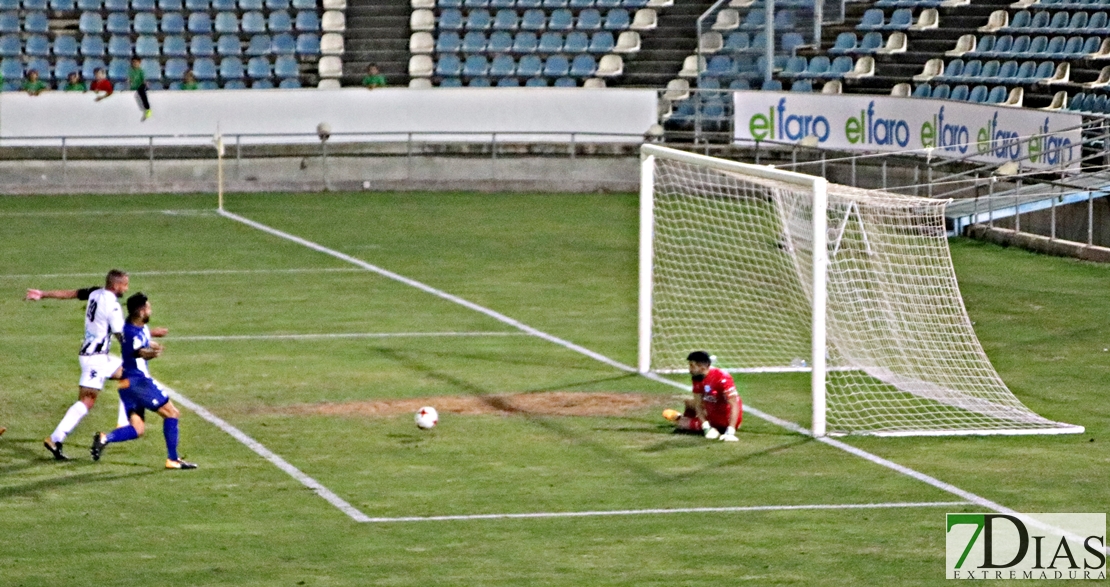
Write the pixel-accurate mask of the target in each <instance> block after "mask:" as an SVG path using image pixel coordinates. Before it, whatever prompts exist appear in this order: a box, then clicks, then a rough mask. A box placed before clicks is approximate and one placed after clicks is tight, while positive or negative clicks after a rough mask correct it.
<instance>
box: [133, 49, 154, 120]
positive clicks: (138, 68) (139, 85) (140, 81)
mask: <svg viewBox="0 0 1110 587" xmlns="http://www.w3.org/2000/svg"><path fill="white" fill-rule="evenodd" d="M142 64H143V61H142V60H141V59H139V58H138V57H132V58H131V69H128V70H127V81H128V83H130V84H131V91H133V92H135V95H136V96H138V98H139V104H140V105H141V106H142V109H143V117H142V119H141V120H146V119H148V118H150V100H149V99H148V98H147V97H146V72H144V71H143V68H142Z"/></svg>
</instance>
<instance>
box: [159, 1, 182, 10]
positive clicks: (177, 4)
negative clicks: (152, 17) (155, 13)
mask: <svg viewBox="0 0 1110 587" xmlns="http://www.w3.org/2000/svg"><path fill="white" fill-rule="evenodd" d="M158 10H161V11H162V12H181V11H182V10H185V3H184V2H182V1H181V0H158Z"/></svg>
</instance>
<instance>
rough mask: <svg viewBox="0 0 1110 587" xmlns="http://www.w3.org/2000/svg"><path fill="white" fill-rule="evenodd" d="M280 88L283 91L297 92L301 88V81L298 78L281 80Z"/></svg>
mask: <svg viewBox="0 0 1110 587" xmlns="http://www.w3.org/2000/svg"><path fill="white" fill-rule="evenodd" d="M278 87H279V88H281V89H283V90H295V89H298V88H300V87H301V80H300V79H298V78H286V79H283V80H281V83H280V84H278Z"/></svg>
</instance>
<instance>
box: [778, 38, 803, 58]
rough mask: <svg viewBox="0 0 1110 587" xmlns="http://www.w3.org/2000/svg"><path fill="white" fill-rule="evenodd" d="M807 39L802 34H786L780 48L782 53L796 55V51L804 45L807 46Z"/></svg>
mask: <svg viewBox="0 0 1110 587" xmlns="http://www.w3.org/2000/svg"><path fill="white" fill-rule="evenodd" d="M805 42H806V41H805V37H803V36H802V34H801V33H785V34H783V35H782V40H781V41H780V44H779V46H780V47H781V49H780V50H781V51H782V52H785V53H789V54H791V55H793V54H794V50H795V49H796V48H798V47H800V46H802V45H805Z"/></svg>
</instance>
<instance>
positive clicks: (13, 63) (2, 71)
mask: <svg viewBox="0 0 1110 587" xmlns="http://www.w3.org/2000/svg"><path fill="white" fill-rule="evenodd" d="M0 76H2V77H3V78H4V79H5V80H9V81H10V80H21V79H23V61H22V60H20V59H17V58H12V57H5V58H4V59H2V60H0Z"/></svg>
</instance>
